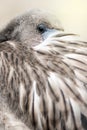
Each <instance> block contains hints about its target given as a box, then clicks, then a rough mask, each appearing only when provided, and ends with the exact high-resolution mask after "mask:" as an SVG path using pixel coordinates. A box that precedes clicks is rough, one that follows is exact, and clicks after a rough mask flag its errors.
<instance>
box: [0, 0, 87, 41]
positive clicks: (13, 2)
mask: <svg viewBox="0 0 87 130" xmlns="http://www.w3.org/2000/svg"><path fill="white" fill-rule="evenodd" d="M30 8H43V9H46V10H51V11H52V12H54V14H55V15H56V16H57V17H58V19H59V20H60V21H61V23H62V25H63V27H64V28H65V30H66V31H69V32H74V33H77V34H80V36H81V38H82V39H83V40H86V41H87V0H0V28H2V27H3V26H4V24H6V23H7V22H8V21H9V20H10V19H12V18H13V17H14V16H16V15H18V14H20V13H22V12H25V11H26V10H29V9H30Z"/></svg>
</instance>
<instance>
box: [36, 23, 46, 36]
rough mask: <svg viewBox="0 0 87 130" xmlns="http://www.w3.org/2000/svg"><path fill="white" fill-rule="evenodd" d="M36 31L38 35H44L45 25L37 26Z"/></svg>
mask: <svg viewBox="0 0 87 130" xmlns="http://www.w3.org/2000/svg"><path fill="white" fill-rule="evenodd" d="M37 30H38V32H39V33H41V34H42V33H44V32H46V31H47V27H46V25H45V24H39V25H38V26H37Z"/></svg>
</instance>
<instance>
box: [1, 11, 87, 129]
mask: <svg viewBox="0 0 87 130" xmlns="http://www.w3.org/2000/svg"><path fill="white" fill-rule="evenodd" d="M0 102H1V103H0V104H3V103H4V105H1V106H2V107H1V109H2V110H4V109H5V107H4V106H6V107H7V108H8V111H9V114H10V117H12V118H13V117H14V118H15V120H16V122H17V121H19V122H20V123H21V124H23V125H25V126H26V128H25V129H29V130H87V42H85V41H81V40H79V38H78V35H76V34H73V33H66V32H65V31H64V29H63V27H62V26H61V24H60V22H59V21H57V20H56V18H55V17H54V16H53V15H50V13H49V12H46V11H43V10H40V9H34V10H30V11H29V12H27V13H24V14H23V15H20V16H17V17H16V18H14V19H13V20H11V22H9V23H8V24H7V26H6V27H5V28H4V29H2V30H1V31H0ZM6 110H7V109H5V111H6ZM4 113H5V112H4ZM4 116H5V115H4ZM12 118H9V119H10V120H12ZM3 120H5V119H3ZM7 121H8V120H7ZM12 123H13V124H15V121H14V120H13V121H12ZM20 123H19V124H20ZM16 125H17V124H16ZM12 130H13V129H12ZM15 130H17V129H15ZM18 130H19V129H18ZM20 130H22V128H20Z"/></svg>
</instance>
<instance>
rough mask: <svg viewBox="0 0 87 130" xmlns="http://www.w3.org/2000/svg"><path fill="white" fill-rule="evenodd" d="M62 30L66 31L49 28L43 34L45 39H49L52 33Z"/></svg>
mask: <svg viewBox="0 0 87 130" xmlns="http://www.w3.org/2000/svg"><path fill="white" fill-rule="evenodd" d="M58 31H59V32H60V31H64V30H63V29H58V30H57V29H47V31H46V32H45V33H43V34H42V36H43V39H44V40H45V39H47V38H48V37H49V36H50V35H52V34H54V33H56V32H58Z"/></svg>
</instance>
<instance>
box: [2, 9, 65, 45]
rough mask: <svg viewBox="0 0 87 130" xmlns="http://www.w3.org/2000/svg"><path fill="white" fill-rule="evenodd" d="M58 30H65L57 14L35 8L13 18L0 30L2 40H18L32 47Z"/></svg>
mask: <svg viewBox="0 0 87 130" xmlns="http://www.w3.org/2000/svg"><path fill="white" fill-rule="evenodd" d="M56 30H57V31H63V28H62V27H61V25H60V22H59V21H58V20H57V19H56V17H55V16H53V15H52V14H50V13H49V12H46V11H43V10H40V9H34V10H30V11H29V12H27V13H25V14H23V15H20V16H18V17H16V18H15V19H13V20H12V21H11V22H10V23H9V24H8V25H7V26H6V27H5V28H4V29H3V30H2V31H1V32H0V42H4V41H9V40H10V41H17V42H21V43H23V44H25V45H27V46H29V47H30V46H34V45H37V44H40V43H42V42H43V41H44V40H45V39H46V38H47V37H48V36H49V35H50V34H52V33H54V32H55V31H56Z"/></svg>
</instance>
